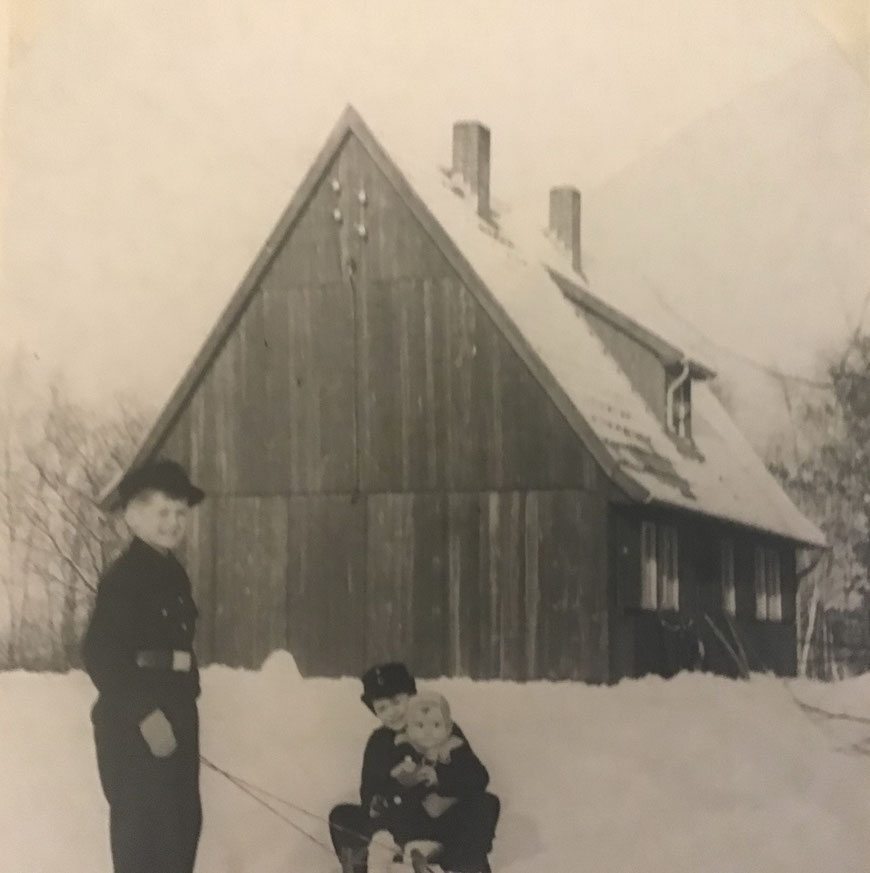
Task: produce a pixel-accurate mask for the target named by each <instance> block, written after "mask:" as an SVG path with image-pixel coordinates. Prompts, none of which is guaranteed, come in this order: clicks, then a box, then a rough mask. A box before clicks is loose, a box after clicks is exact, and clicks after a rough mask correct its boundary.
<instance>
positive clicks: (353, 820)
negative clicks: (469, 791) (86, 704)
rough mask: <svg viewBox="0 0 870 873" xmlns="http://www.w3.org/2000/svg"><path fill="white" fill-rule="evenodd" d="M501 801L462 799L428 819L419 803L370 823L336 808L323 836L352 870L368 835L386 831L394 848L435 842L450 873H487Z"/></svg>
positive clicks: (351, 810)
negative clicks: (348, 857) (346, 856)
mask: <svg viewBox="0 0 870 873" xmlns="http://www.w3.org/2000/svg"><path fill="white" fill-rule="evenodd" d="M500 812H501V802H500V801H499V799H498V797H496V796H495V795H494V794H489V793H486V794H483V793H481V794H476V795H474V796H472V797H467V798H463V799H462V800H460V801H459V802H458V803H456V804H454V805H453V806H452V807H451V808H450V809H448V810H447V811H446V812H445V813H443V814H442V815H440V816H439V817H438V818H431V817H430V816H429V814H428V813H427V812H426V810H425V809H423V807H422V806H421V805H418V804H413V805H412V806H410V808H409V805H405V807H404V809H403V810H402V812H401V814H398V815H397V814H396V811H395V810H394V811H393V812H392V814H387V815H386V816H384V817H383V818H376V819H371V818H369V816H368V813H367V811H366V810H364V809H363V808H362V807H360V806H355V805H353V804H349V803H346V804H341V805H340V806H336V807H335V808H334V809H333V810H332V812H331V813H330V814H329V832H330V835H331V836H332V845H333V847H334V848H335V852H336V854H337V855H341V851H342V849H351V850H353V853H354V866H355V867H358V868H364V866H365V849H366V848H367V846H368V844H369V840H370V839H371V837H372V834H373V833H374V832H375V831H377V830H381V829H383V830H387V831H390V833H392V835H393V838H394V839H395V840H396V842H397V843H399V845H403V844H404V843H405V842H407V841H408V840H412V839H414V840H420V839H428V840H436V841H437V842H439V843H441V844H442V846H443V847H444V849H443V851H442V853H441V855H440V856H439V857H438V863H439V864H440V865H441V867H442V868H443V869H444V870H450V871H456V873H489V869H490V868H489V861H488V859H487V856H488V855H489V853H490V852H491V851H492V843H493V840H494V838H495V829H496V825H497V824H498V819H499V814H500Z"/></svg>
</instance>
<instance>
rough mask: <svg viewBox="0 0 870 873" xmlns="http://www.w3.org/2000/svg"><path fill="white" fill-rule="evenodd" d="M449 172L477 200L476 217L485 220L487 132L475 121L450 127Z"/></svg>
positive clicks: (487, 201) (486, 204)
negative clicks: (469, 190)
mask: <svg viewBox="0 0 870 873" xmlns="http://www.w3.org/2000/svg"><path fill="white" fill-rule="evenodd" d="M453 172H454V173H456V174H458V175H459V176H461V177H462V180H463V181H464V182H465V184H466V185H468V187H469V188H470V189H471V190H472V192H473V193H474V194H475V196H476V197H477V214H478V215H480V216H481V217H482V218H489V128H488V127H484V126H483V125H482V124H481V123H480V122H479V121H457V122H456V123H455V124H454V125H453Z"/></svg>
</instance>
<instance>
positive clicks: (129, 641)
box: [82, 460, 205, 873]
mask: <svg viewBox="0 0 870 873" xmlns="http://www.w3.org/2000/svg"><path fill="white" fill-rule="evenodd" d="M119 493H120V497H121V503H122V506H123V508H124V517H125V520H126V522H127V525H128V527H129V528H130V531H131V532H132V534H133V540H132V542H131V543H130V545H129V547H128V548H127V550H126V551H125V552H124V553H123V554H122V555H121V556H120V557H119V558H118V559H117V560H116V561H115V562H114V563H113V564H112V565H111V567H109V569H108V570H107V571H106V572H105V573H104V574H103V577H102V578H101V580H100V586H99V589H98V591H97V599H96V605H95V607H94V612H93V615H92V616H91V621H90V626H89V627H88V631H87V634H86V636H85V640H84V645H83V650H82V654H83V659H84V664H85V669H86V670H87V671H88V674H89V675H90V677H91V679H92V680H93V682H94V685H96V687H97V689H98V691H99V697H98V698H97V702H96V703H95V705H94V708H93V710H92V720H93V724H94V739H95V743H96V751H97V765H98V768H99V775H100V782H101V785H102V788H103V793H104V794H105V796H106V800H107V801H108V802H109V819H110V820H109V831H110V842H111V850H112V860H113V863H114V869H115V873H192V871H193V864H194V859H195V857H196V849H197V845H198V842H199V834H200V829H201V825H202V808H201V805H200V797H199V719H198V714H197V707H196V699H197V697H198V696H199V671H198V669H197V663H196V657H195V655H194V653H193V636H194V629H195V622H196V617H197V611H196V606H195V605H194V602H193V598H192V596H191V586H190V580H189V579H188V577H187V573H186V572H185V571H184V568H183V567H182V566H181V564H180V563H179V562H178V560H177V558H176V557H175V555H174V554H173V550H174V549H176V548H177V547H178V546H179V545H180V544H181V542H182V540H183V539H184V534H185V529H186V522H187V514H188V510H189V508H190V507H192V506H195V505H196V504H198V503H199V502H200V501H201V500H202V499H203V497H204V496H205V495H204V493H203V492H202V491H201V490H200V489H199V488H197V487H196V486H194V485H192V484H191V483H190V481H189V479H188V477H187V474H186V473H185V471H184V470H183V469H182V467H180V466H179V465H178V464H176V463H175V462H173V461H168V460H161V461H155V462H151V463H148V464H146V465H144V466H142V467H140V468H138V469H136V470H133V471H132V472H130V473H129V474H128V475H127V476H125V477H124V479H123V480H122V481H121V484H120V485H119Z"/></svg>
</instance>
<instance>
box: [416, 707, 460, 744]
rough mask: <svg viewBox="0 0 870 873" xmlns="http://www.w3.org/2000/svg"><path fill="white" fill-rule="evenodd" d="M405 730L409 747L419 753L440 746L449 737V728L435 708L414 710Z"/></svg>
mask: <svg viewBox="0 0 870 873" xmlns="http://www.w3.org/2000/svg"><path fill="white" fill-rule="evenodd" d="M405 730H406V731H407V733H408V739H409V740H410V741H411V745H413V746H414V748H416V749H417V750H418V751H421V752H426V751H428V750H429V749H434V748H435V746H440V745H441V743H443V742H444V741H445V740H446V739H447V738H448V737H449V736H450V726H449V725H448V724H447V722H446V721H445V720H444V714H443V713H442V712H441V709H440V708H439V707H437V706H420V707H417V708H416V709H414V711H413V714H412V716H411V718H410V719H409V720H408V726H407V727H406V728H405Z"/></svg>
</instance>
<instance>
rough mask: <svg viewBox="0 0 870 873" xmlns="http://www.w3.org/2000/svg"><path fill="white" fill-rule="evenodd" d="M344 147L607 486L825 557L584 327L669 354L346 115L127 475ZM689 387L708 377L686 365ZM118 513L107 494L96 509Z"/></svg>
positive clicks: (515, 227) (541, 239)
mask: <svg viewBox="0 0 870 873" xmlns="http://www.w3.org/2000/svg"><path fill="white" fill-rule="evenodd" d="M350 135H354V136H356V137H357V138H358V139H359V141H360V142H361V143H362V145H363V146H364V147H365V149H366V150H367V152H368V153H369V155H370V157H371V158H372V160H373V161H374V162H375V163H376V164H377V166H378V167H379V169H380V170H381V171H382V172H383V173H384V175H385V176H386V177H387V178H388V179H389V180H390V182H391V184H392V185H393V186H394V187H395V189H396V192H397V194H398V195H399V196H400V197H401V198H402V199H403V200H404V202H405V203H406V204H407V205H408V207H409V208H410V210H411V211H412V213H413V214H414V216H415V217H416V218H417V220H418V221H419V222H420V224H421V226H422V227H423V229H424V230H425V231H426V232H427V233H428V234H429V236H430V237H431V238H432V240H433V242H434V243H435V244H436V245H437V246H438V247H439V249H440V250H441V251H442V253H443V254H444V256H445V258H446V259H447V260H448V262H449V263H450V264H451V265H452V266H453V268H454V269H455V270H456V272H457V274H458V275H459V277H460V279H461V280H462V281H463V283H464V284H465V285H466V286H467V287H468V289H469V291H470V292H471V293H472V294H474V296H475V297H476V299H477V300H478V301H479V302H480V304H481V305H482V306H483V308H484V309H485V310H486V311H487V313H488V314H489V315H490V316H491V317H492V319H493V321H494V322H495V324H496V325H497V326H498V327H499V329H500V330H501V331H502V333H503V334H504V335H505V337H506V339H507V340H508V341H509V342H510V343H511V345H512V346H513V347H514V349H515V350H516V351H517V353H518V354H519V356H520V357H521V358H522V360H523V361H524V362H525V364H526V365H527V366H528V367H529V369H530V370H531V372H532V373H533V375H534V376H535V377H536V378H537V380H538V381H539V382H540V384H541V385H542V386H543V388H544V389H545V390H546V391H547V393H548V394H549V396H550V397H551V399H552V400H553V402H554V403H555V404H556V405H557V407H558V408H559V409H560V410H561V412H562V413H563V415H564V416H565V418H566V419H567V421H568V422H569V424H570V425H571V426H572V427H573V428H574V430H575V431H576V432H577V434H578V435H579V437H580V438H581V439H582V440H583V441H584V443H585V444H586V446H587V448H588V449H589V450H590V451H591V452H592V454H593V456H594V457H595V458H596V460H597V461H598V462H599V463H600V464H601V466H602V467H603V468H604V470H605V471H606V472H607V474H608V475H609V476H610V477H611V478H612V479H613V481H614V482H615V483H616V484H617V485H618V486H619V487H620V488H621V489H622V490H623V491H624V492H625V493H626V495H627V496H628V497H629V498H631V499H634V500H637V501H643V502H660V503H663V504H667V505H670V506H675V507H679V508H682V509H689V510H694V511H696V512H701V513H704V514H707V515H710V516H714V517H717V518H721V519H724V520H728V521H732V522H735V523H737V524H742V525H748V526H750V527H755V528H758V529H761V530H764V531H768V532H770V533H773V534H777V535H780V536H783V537H786V538H788V539H791V540H794V541H796V542H801V543H805V544H808V545H814V546H821V545H824V542H825V541H824V537H823V535H822V533H821V532H820V531H819V530H818V528H817V527H816V526H815V525H814V524H812V523H811V522H810V521H808V520H807V519H806V518H805V517H804V516H803V515H802V514H801V513H800V512H799V511H798V510H797V508H796V507H795V506H794V504H793V503H792V502H791V501H790V500H789V498H788V497H787V496H786V495H785V493H784V492H783V491H782V489H781V488H780V487H779V485H778V483H777V482H776V481H775V480H774V479H773V477H772V476H771V475H770V473H769V472H768V471H767V470H766V469H765V468H764V465H763V464H762V463H761V461H760V460H759V459H758V457H757V456H756V455H755V453H754V452H753V450H752V449H751V447H750V446H749V445H748V443H747V442H746V440H745V439H744V438H743V437H742V435H741V434H740V433H739V432H738V431H737V429H736V428H735V426H734V425H733V423H732V422H731V420H730V418H729V417H728V415H727V413H726V412H725V411H724V409H723V408H722V407H721V405H720V404H719V402H718V400H716V398H715V397H714V396H713V394H712V392H711V391H710V389H709V387H708V386H707V385H705V384H704V383H703V382H698V383H696V384H695V386H693V416H692V427H693V436H694V440H695V443H696V446H697V448H698V454H697V455H696V454H686V453H684V452H681V451H680V449H679V447H678V446H677V445H676V443H675V442H674V441H673V440H672V439H671V438H670V437H669V436H668V434H667V433H666V432H665V429H664V426H663V423H662V422H661V421H660V420H659V419H658V418H657V417H656V416H655V415H654V413H653V412H652V411H651V410H650V409H649V407H648V406H647V405H646V403H645V402H644V400H643V399H642V398H641V397H640V395H639V394H638V393H637V392H636V391H635V390H634V388H633V386H632V385H631V383H630V381H629V379H628V377H627V376H626V374H625V373H624V372H623V371H622V370H621V369H620V367H619V365H618V364H617V363H616V361H615V359H614V358H613V357H612V356H611V355H610V353H609V352H608V350H607V348H606V347H605V345H604V343H603V342H602V340H601V339H600V337H599V336H598V334H597V333H596V332H595V331H594V330H593V329H592V327H591V325H590V324H589V322H588V321H587V319H586V317H585V315H584V313H585V312H587V311H588V312H591V313H593V314H594V315H596V316H597V317H601V318H605V319H607V320H608V321H610V322H611V323H613V324H614V326H616V327H617V328H619V329H620V330H623V331H624V332H627V333H629V334H630V335H632V336H633V337H634V338H635V340H637V341H638V342H641V343H642V344H644V345H646V347H647V348H649V349H650V350H651V351H653V352H654V353H655V354H656V355H657V356H658V357H659V358H660V359H661V360H662V361H663V362H664V363H665V364H666V365H667V364H677V363H679V362H681V361H683V360H685V358H684V356H683V354H682V353H681V352H680V350H679V348H678V346H677V345H675V344H673V343H670V342H668V341H667V340H665V339H663V338H662V337H659V336H657V335H656V334H654V333H652V332H651V331H648V330H646V329H645V328H644V327H643V326H641V325H639V324H637V323H636V322H634V321H632V320H631V319H629V318H627V317H626V316H624V315H622V313H619V312H618V311H616V310H614V309H613V308H612V307H610V306H608V305H607V304H605V303H604V302H603V301H601V300H600V299H598V298H597V297H596V296H595V295H594V294H592V293H590V292H589V290H588V289H587V288H586V283H585V280H584V278H583V277H582V276H581V275H580V274H579V273H576V272H574V270H573V268H572V266H571V264H570V261H569V260H568V258H567V257H566V256H565V254H564V252H562V251H561V250H560V248H559V247H558V245H556V244H554V243H553V241H552V240H550V239H549V238H548V236H547V235H546V234H544V233H542V232H540V231H538V230H535V229H530V228H528V227H525V228H523V227H522V226H521V225H520V224H519V223H516V222H514V220H513V217H508V216H505V217H503V218H496V219H495V220H492V221H484V220H483V219H482V218H480V217H479V216H478V215H477V213H476V211H475V209H474V207H473V206H472V205H471V204H470V203H468V202H466V199H465V198H464V197H463V196H462V191H461V187H459V188H458V187H457V184H456V180H454V179H452V178H451V177H450V176H449V174H448V173H445V172H444V171H442V170H438V169H437V168H431V167H429V168H426V167H412V166H411V165H410V163H404V164H402V165H401V169H400V164H399V163H397V161H396V160H395V158H394V157H393V156H392V155H389V154H387V152H386V151H385V150H384V149H383V147H382V146H381V145H380V143H379V142H378V140H377V139H376V138H375V137H374V135H373V134H372V133H371V131H370V130H369V128H368V127H367V125H366V124H365V123H364V122H363V120H362V118H361V117H360V116H359V114H358V113H357V112H356V111H355V110H354V109H353V108H352V107H348V108H347V109H345V111H344V113H343V114H342V116H341V118H340V119H339V121H338V123H337V124H336V126H335V128H334V129H333V131H332V133H331V134H330V136H329V138H328V139H327V141H326V143H325V145H324V147H323V149H322V150H321V152H320V154H319V155H318V157H317V159H316V160H315V162H314V163H313V165H312V166H311V168H310V170H309V171H308V173H307V174H306V176H305V178H304V179H303V181H302V184H301V185H300V187H299V189H298V190H297V191H296V193H295V195H294V196H293V198H292V200H291V202H290V204H289V205H288V207H287V209H286V210H285V212H284V214H283V215H282V216H281V219H280V220H279V222H278V224H277V226H276V227H275V230H274V231H273V232H272V234H271V235H270V237H269V239H268V241H267V242H266V244H265V246H264V247H263V249H262V251H261V252H260V254H259V256H258V257H257V259H256V260H255V261H254V263H253V264H252V266H251V268H250V269H249V270H248V272H247V274H246V275H245V277H244V279H243V281H242V283H241V285H240V286H239V288H238V289H237V291H236V293H235V294H234V295H233V297H232V299H231V300H230V302H229V304H228V306H227V307H226V309H225V311H224V313H223V314H222V315H221V317H220V319H219V320H218V322H217V324H216V325H215V327H214V329H213V330H212V332H211V334H210V335H209V337H208V339H207V340H206V342H205V344H204V345H203V347H202V349H201V350H200V352H199V354H198V355H197V356H196V358H195V360H194V361H193V363H192V365H191V367H190V368H189V370H188V371H187V373H186V374H185V376H184V377H183V378H182V380H181V382H180V383H179V385H178V387H177V388H176V389H175V391H174V393H173V394H172V396H171V398H170V400H169V402H168V403H167V405H166V407H165V408H164V410H163V412H162V413H161V415H160V416H159V418H158V420H157V422H156V423H155V425H154V427H153V428H152V430H151V431H150V432H149V434H148V435H147V437H146V438H145V440H144V442H143V443H142V445H141V446H140V448H139V450H138V452H137V454H136V457H135V458H134V461H133V464H134V465H135V464H137V463H140V462H142V461H144V460H145V459H147V458H148V457H150V456H151V455H152V454H153V453H154V451H155V450H156V448H157V447H158V446H159V444H160V442H161V440H162V439H163V437H164V436H165V434H166V433H167V431H168V430H169V428H170V427H171V426H172V424H173V423H174V421H175V420H176V418H177V417H178V415H179V414H180V412H181V411H182V409H183V408H184V405H185V403H186V401H187V400H188V398H189V397H190V395H191V394H192V392H193V391H194V390H195V388H196V386H197V384H198V383H199V381H200V379H201V378H202V376H203V374H204V372H205V371H206V369H207V368H208V366H209V364H210V362H211V361H212V360H213V358H214V357H215V355H216V354H217V352H218V351H219V349H220V347H221V345H222V344H223V342H224V340H225V339H226V337H227V336H228V335H229V333H230V331H231V330H232V328H233V326H234V325H235V323H236V321H237V320H238V318H239V316H240V314H241V312H242V311H243V309H244V306H245V304H246V302H247V300H248V299H249V297H250V295H251V294H252V293H253V292H254V289H255V287H256V285H257V282H258V281H259V278H260V276H261V275H262V274H263V273H264V272H265V270H267V269H268V267H269V264H270V263H271V261H272V259H273V257H274V256H275V254H276V253H277V251H278V250H279V248H280V247H281V244H282V243H283V241H284V240H285V239H286V237H287V235H288V234H289V233H290V232H291V231H292V229H293V226H294V224H295V223H296V221H297V220H298V219H299V217H300V216H301V215H302V213H303V211H304V207H305V205H306V204H307V202H308V200H309V198H310V197H311V195H312V193H313V192H314V190H315V188H316V186H317V184H318V182H319V181H320V179H321V177H322V175H323V173H324V171H325V170H326V168H327V166H328V165H329V164H330V162H331V160H332V159H333V157H334V156H335V154H336V153H337V152H338V150H339V149H340V147H341V145H342V143H343V142H344V141H345V139H346V137H347V136H350ZM690 367H691V370H692V373H693V375H696V376H700V377H702V378H703V377H706V376H709V375H712V373H711V371H710V370H709V369H707V368H706V367H704V366H703V365H702V364H700V363H698V362H690ZM115 501H116V492H115V483H113V485H112V486H110V487H109V489H108V490H107V492H106V494H105V495H104V498H103V504H104V505H107V506H108V505H112V504H113V503H114V502H115Z"/></svg>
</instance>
